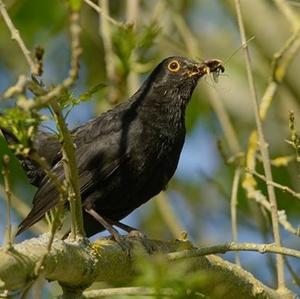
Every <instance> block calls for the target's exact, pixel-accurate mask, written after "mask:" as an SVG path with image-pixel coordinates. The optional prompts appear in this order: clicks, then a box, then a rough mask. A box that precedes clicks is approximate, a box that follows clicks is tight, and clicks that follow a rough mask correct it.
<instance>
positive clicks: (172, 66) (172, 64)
mask: <svg viewBox="0 0 300 299" xmlns="http://www.w3.org/2000/svg"><path fill="white" fill-rule="evenodd" d="M168 70H169V71H171V72H178V71H179V70H180V64H179V62H178V61H177V60H172V61H171V62H170V63H169V64H168Z"/></svg>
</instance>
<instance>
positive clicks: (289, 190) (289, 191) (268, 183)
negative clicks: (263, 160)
mask: <svg viewBox="0 0 300 299" xmlns="http://www.w3.org/2000/svg"><path fill="white" fill-rule="evenodd" d="M246 171H248V172H250V173H251V174H253V175H255V176H256V177H258V178H259V179H261V180H262V181H264V182H265V183H266V184H267V185H272V186H273V187H275V188H277V189H280V190H282V191H283V192H287V193H289V194H291V195H292V196H294V197H296V198H297V199H300V193H298V192H296V191H294V190H293V189H291V188H289V187H288V186H284V185H281V184H279V183H276V182H274V181H268V180H267V178H266V177H265V176H264V175H262V174H260V173H258V172H257V171H255V170H252V169H248V168H246Z"/></svg>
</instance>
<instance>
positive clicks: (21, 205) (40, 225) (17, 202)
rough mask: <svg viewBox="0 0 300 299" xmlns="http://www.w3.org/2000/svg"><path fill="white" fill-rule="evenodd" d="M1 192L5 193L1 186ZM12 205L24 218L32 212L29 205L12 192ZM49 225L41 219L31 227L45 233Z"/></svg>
mask: <svg viewBox="0 0 300 299" xmlns="http://www.w3.org/2000/svg"><path fill="white" fill-rule="evenodd" d="M0 194H1V195H5V191H4V188H3V187H2V186H0ZM5 199H6V200H7V198H6V197H5ZM11 199H12V201H11V206H12V208H13V210H14V211H16V212H17V213H18V214H19V215H20V216H21V217H22V218H25V217H26V215H28V213H29V212H30V208H29V206H28V205H27V204H26V203H25V202H24V201H23V200H21V199H20V198H18V197H17V196H16V195H14V194H13V193H12V194H11ZM47 228H48V226H47V225H46V223H45V222H42V221H39V222H37V223H36V224H35V225H34V226H32V227H31V230H32V231H35V232H37V233H44V232H46V231H47Z"/></svg>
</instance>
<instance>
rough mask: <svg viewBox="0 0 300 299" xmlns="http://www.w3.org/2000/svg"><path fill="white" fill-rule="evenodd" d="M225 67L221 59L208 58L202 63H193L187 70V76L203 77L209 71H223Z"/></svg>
mask: <svg viewBox="0 0 300 299" xmlns="http://www.w3.org/2000/svg"><path fill="white" fill-rule="evenodd" d="M224 71H225V67H224V64H223V62H222V61H221V60H219V59H210V60H206V61H204V62H202V63H196V64H194V65H193V67H192V68H191V70H189V71H188V76H189V77H192V76H197V77H203V76H205V75H207V74H209V73H214V72H216V73H220V72H221V73H224Z"/></svg>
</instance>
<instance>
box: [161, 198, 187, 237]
mask: <svg viewBox="0 0 300 299" xmlns="http://www.w3.org/2000/svg"><path fill="white" fill-rule="evenodd" d="M156 206H157V208H158V210H159V211H160V215H161V217H162V218H163V220H164V222H165V223H166V224H167V226H168V228H169V230H170V232H171V233H172V234H173V236H174V237H175V238H177V239H178V238H180V236H181V234H182V232H183V231H185V230H184V228H183V225H182V223H181V221H180V219H179V218H178V217H176V215H175V213H174V210H173V208H172V206H171V204H170V202H169V199H168V197H167V195H166V194H165V193H163V192H161V193H160V194H159V195H158V196H157V197H156Z"/></svg>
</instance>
